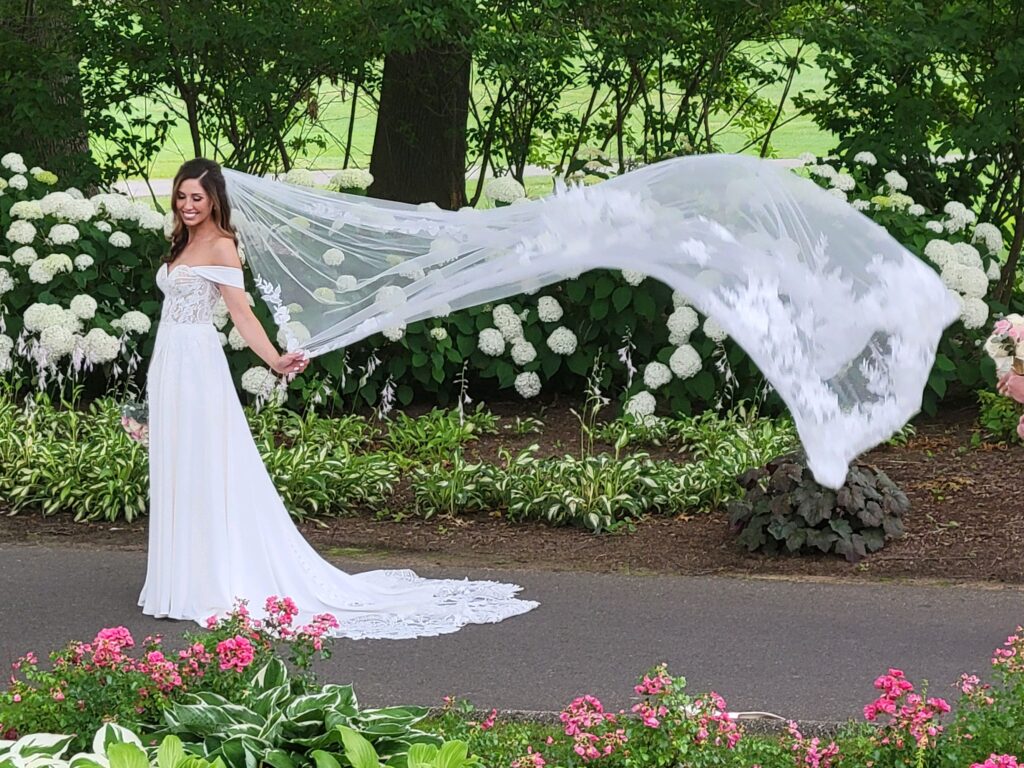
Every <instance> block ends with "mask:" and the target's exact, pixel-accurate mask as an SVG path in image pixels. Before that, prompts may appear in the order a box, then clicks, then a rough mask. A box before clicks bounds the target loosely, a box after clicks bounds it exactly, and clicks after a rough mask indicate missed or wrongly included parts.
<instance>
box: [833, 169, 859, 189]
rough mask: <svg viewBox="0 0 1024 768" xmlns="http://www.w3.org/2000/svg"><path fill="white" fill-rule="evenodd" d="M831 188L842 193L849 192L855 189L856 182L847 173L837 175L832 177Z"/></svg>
mask: <svg viewBox="0 0 1024 768" xmlns="http://www.w3.org/2000/svg"><path fill="white" fill-rule="evenodd" d="M832 186H833V187H834V188H836V189H840V190H842V191H843V192H850V191H852V190H853V189H856V187H857V181H856V179H854V178H853V176H851V175H850V174H848V173H837V174H836V175H835V176H833V177H832Z"/></svg>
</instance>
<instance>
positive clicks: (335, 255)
mask: <svg viewBox="0 0 1024 768" xmlns="http://www.w3.org/2000/svg"><path fill="white" fill-rule="evenodd" d="M323 259H324V264H326V265H327V266H328V267H337V266H338V265H340V264H341V263H342V262H343V261H344V260H345V253H344V251H341V250H339V249H338V248H328V249H327V250H326V251H324V256H323Z"/></svg>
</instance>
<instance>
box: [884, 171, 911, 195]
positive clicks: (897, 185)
mask: <svg viewBox="0 0 1024 768" xmlns="http://www.w3.org/2000/svg"><path fill="white" fill-rule="evenodd" d="M885 183H886V184H888V185H889V187H890V188H892V189H894V190H896V191H897V192H904V191H906V189H907V180H906V179H905V178H903V176H902V175H901V174H900V172H899V171H889V172H888V173H887V174H885Z"/></svg>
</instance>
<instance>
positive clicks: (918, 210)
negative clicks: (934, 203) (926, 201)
mask: <svg viewBox="0 0 1024 768" xmlns="http://www.w3.org/2000/svg"><path fill="white" fill-rule="evenodd" d="M907 213H909V214H910V215H911V216H924V214H925V208H924V206H923V205H921V204H920V203H914V204H913V205H912V206H910V207H909V208H907Z"/></svg>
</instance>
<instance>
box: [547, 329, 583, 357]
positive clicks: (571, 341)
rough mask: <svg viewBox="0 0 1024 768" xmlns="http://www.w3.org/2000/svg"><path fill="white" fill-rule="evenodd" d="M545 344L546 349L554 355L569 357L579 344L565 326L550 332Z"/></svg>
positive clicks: (574, 335)
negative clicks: (546, 344)
mask: <svg viewBox="0 0 1024 768" xmlns="http://www.w3.org/2000/svg"><path fill="white" fill-rule="evenodd" d="M547 343H548V349H550V350H551V351H552V352H554V353H555V354H556V355H571V354H572V353H573V352H575V351H576V346H577V344H578V343H579V342H578V341H577V339H576V334H575V333H573V332H572V331H570V330H569V329H568V328H566V327H565V326H561V327H560V328H555V330H553V331H552V332H551V335H550V336H548V342H547Z"/></svg>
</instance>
